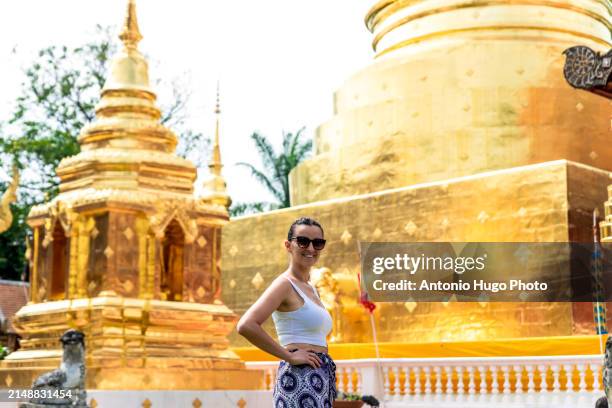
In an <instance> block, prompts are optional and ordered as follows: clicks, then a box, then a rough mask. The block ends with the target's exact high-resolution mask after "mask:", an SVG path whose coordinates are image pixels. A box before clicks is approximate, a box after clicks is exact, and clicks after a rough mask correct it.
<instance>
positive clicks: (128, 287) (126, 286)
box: [121, 279, 134, 295]
mask: <svg viewBox="0 0 612 408" xmlns="http://www.w3.org/2000/svg"><path fill="white" fill-rule="evenodd" d="M121 286H123V289H124V290H125V293H126V294H128V295H129V294H130V293H132V290H134V284H133V283H132V281H131V280H129V279H127V280H126V281H124V282H123V284H121Z"/></svg>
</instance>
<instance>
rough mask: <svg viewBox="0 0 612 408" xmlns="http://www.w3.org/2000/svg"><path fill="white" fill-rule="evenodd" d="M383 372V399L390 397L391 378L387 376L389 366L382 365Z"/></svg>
mask: <svg viewBox="0 0 612 408" xmlns="http://www.w3.org/2000/svg"><path fill="white" fill-rule="evenodd" d="M383 372H384V376H385V385H384V387H385V400H390V399H391V378H390V376H389V374H390V372H391V367H383Z"/></svg>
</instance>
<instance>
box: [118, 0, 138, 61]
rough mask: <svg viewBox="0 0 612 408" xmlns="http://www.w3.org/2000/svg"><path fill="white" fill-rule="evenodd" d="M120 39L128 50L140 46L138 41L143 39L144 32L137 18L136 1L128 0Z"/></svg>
mask: <svg viewBox="0 0 612 408" xmlns="http://www.w3.org/2000/svg"><path fill="white" fill-rule="evenodd" d="M119 39H121V41H122V42H123V45H125V48H126V49H128V50H133V49H136V48H137V47H138V43H139V42H140V40H142V34H140V30H139V29H138V19H137V18H136V2H135V1H134V0H128V4H127V14H126V16H125V22H124V24H123V30H122V31H121V34H119Z"/></svg>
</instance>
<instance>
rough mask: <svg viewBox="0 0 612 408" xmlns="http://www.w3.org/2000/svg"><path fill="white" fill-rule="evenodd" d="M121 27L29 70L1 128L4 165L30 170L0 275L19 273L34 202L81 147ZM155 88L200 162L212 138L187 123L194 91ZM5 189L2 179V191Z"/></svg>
mask: <svg viewBox="0 0 612 408" xmlns="http://www.w3.org/2000/svg"><path fill="white" fill-rule="evenodd" d="M116 31H117V30H116V29H114V28H108V27H107V28H104V27H100V26H98V28H97V31H96V34H95V36H94V37H93V38H92V39H91V41H88V42H87V43H85V44H84V45H82V46H79V47H74V48H69V47H66V46H50V47H47V48H44V49H42V50H40V51H39V52H38V55H37V58H36V60H35V61H34V62H33V63H32V64H30V65H29V66H28V67H27V68H26V69H25V70H24V75H25V77H24V80H23V82H22V84H21V91H20V94H19V96H18V97H17V99H16V101H15V108H14V111H13V113H12V115H10V117H9V118H8V119H7V120H6V121H5V126H3V127H2V131H3V134H2V137H0V164H1V167H2V170H4V172H5V173H9V172H10V165H11V163H12V161H13V160H17V161H18V163H20V166H21V167H25V165H26V164H27V167H28V169H29V170H28V172H27V173H26V172H22V182H21V184H20V189H19V194H18V197H19V198H18V202H17V203H15V204H14V205H13V210H14V220H13V225H12V227H11V228H10V229H9V230H7V231H6V232H5V233H3V234H0V278H4V279H18V278H19V276H20V275H21V273H22V270H23V268H24V257H23V255H24V253H25V239H26V234H27V231H28V230H27V225H26V224H25V218H26V217H27V214H28V213H29V210H30V208H31V207H32V205H35V204H38V203H41V202H43V201H45V200H48V199H51V198H53V197H55V195H57V193H58V186H59V179H58V178H57V176H56V174H55V169H56V168H57V166H58V165H59V163H60V161H61V160H62V159H63V158H64V157H67V156H72V155H75V154H77V153H78V152H79V150H80V147H79V144H78V142H77V136H78V135H79V132H80V131H81V129H82V128H83V126H84V125H86V124H87V123H89V122H91V121H92V120H93V119H94V117H95V112H94V108H95V105H96V104H97V102H98V101H99V98H100V91H101V89H102V87H103V86H104V81H105V80H106V76H107V68H108V65H109V62H110V58H112V56H113V55H114V54H115V52H116V47H117V44H118V42H119V41H118V40H117V39H116V38H113V35H111V33H113V32H116ZM153 66H154V64H153ZM153 87H154V88H155V89H156V90H158V91H159V92H160V94H164V95H168V98H167V102H166V103H165V104H164V101H161V102H160V108H161V110H162V115H163V116H162V118H161V122H162V123H164V124H165V125H166V126H169V127H170V128H172V129H173V130H174V131H175V132H176V133H177V135H178V137H179V140H180V141H179V145H178V147H177V152H178V154H179V155H181V156H183V157H187V158H189V159H191V160H192V161H194V162H195V164H196V166H201V165H202V162H201V161H200V160H201V159H202V158H207V157H208V154H207V151H208V150H209V145H210V143H209V139H208V138H205V137H204V136H203V135H202V134H201V133H197V132H193V131H192V130H190V129H188V128H187V122H188V118H187V116H186V113H185V107H186V104H187V102H188V100H189V96H190V94H189V92H188V91H187V90H186V89H187V88H186V86H185V84H182V83H181V82H180V81H179V80H174V81H170V82H168V83H162V82H161V81H160V80H156V81H153ZM28 174H29V177H28ZM4 187H5V186H3V185H0V188H2V190H0V192H1V191H4Z"/></svg>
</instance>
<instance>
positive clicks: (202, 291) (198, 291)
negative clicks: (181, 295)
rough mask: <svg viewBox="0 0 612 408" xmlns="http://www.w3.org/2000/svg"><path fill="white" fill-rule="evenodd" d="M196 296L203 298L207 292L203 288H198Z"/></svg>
mask: <svg viewBox="0 0 612 408" xmlns="http://www.w3.org/2000/svg"><path fill="white" fill-rule="evenodd" d="M196 294H197V295H198V296H199V297H201V298H202V297H204V295H205V294H206V290H205V289H204V288H203V287H202V286H198V290H197V291H196Z"/></svg>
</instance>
